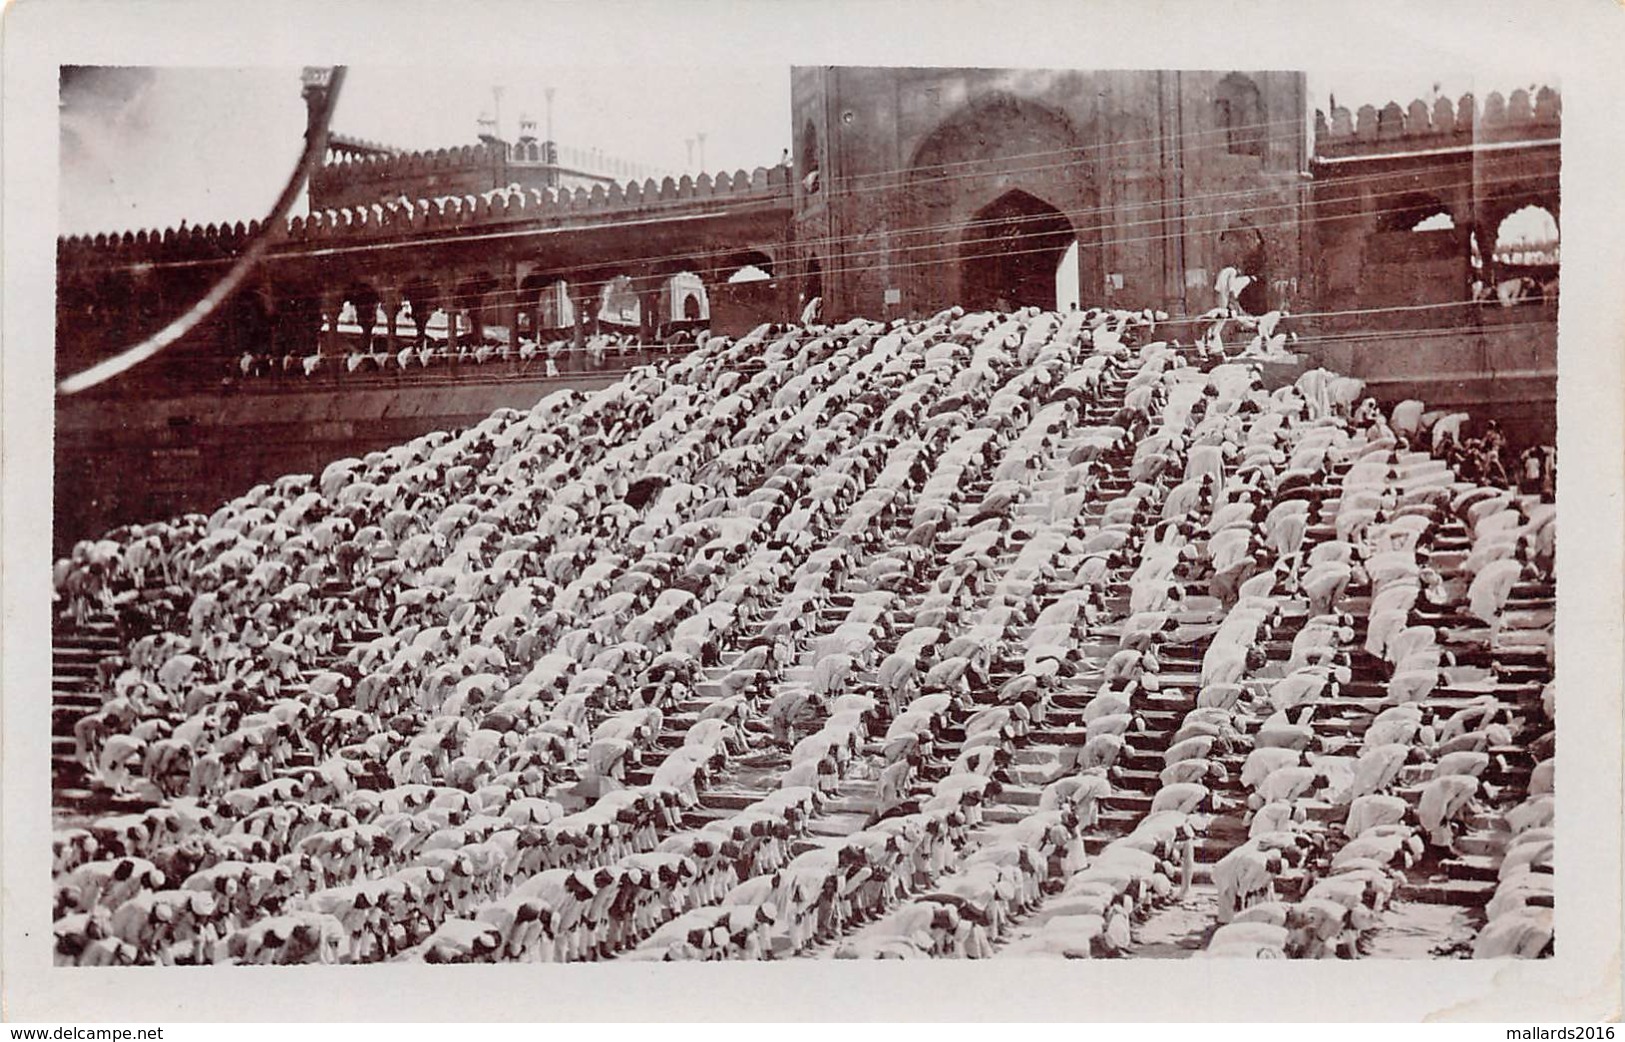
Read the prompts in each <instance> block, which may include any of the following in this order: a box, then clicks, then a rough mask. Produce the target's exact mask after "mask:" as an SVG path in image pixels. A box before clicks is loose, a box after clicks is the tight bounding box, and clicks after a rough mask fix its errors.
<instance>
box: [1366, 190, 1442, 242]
mask: <svg viewBox="0 0 1625 1042" xmlns="http://www.w3.org/2000/svg"><path fill="white" fill-rule="evenodd" d="M1455 226H1456V222H1455V218H1454V217H1453V216H1452V215H1451V213H1450V207H1448V206H1446V205H1445V204H1444V203H1443V202H1442V201H1441V200H1440V199H1439V198H1438V197H1437V196H1433V195H1428V194H1427V193H1425V192H1415V193H1408V194H1406V195H1402V196H1399V197H1398V198H1396V199H1393V200H1391V201H1389V202H1388V203H1387V205H1385V206H1383V207H1382V209H1381V211H1380V212H1379V216H1378V218H1377V230H1378V231H1380V232H1426V231H1440V230H1444V229H1449V228H1454V227H1455Z"/></svg>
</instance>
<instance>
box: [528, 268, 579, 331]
mask: <svg viewBox="0 0 1625 1042" xmlns="http://www.w3.org/2000/svg"><path fill="white" fill-rule="evenodd" d="M533 299H534V302H535V309H536V320H535V325H536V335H537V339H538V340H540V339H543V338H545V337H547V336H548V335H549V334H552V333H556V332H558V331H559V330H565V331H566V334H567V333H568V331H569V330H572V329H574V328H575V324H576V313H575V308H574V306H572V305H571V303H570V284H569V283H568V282H566V281H565V280H564V279H562V278H558V277H556V276H555V277H552V278H548V279H545V280H543V281H541V282H539V283H538V284H537V286H536V287H535V290H534V298H533Z"/></svg>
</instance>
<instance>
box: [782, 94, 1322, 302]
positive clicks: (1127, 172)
mask: <svg viewBox="0 0 1625 1042" xmlns="http://www.w3.org/2000/svg"><path fill="white" fill-rule="evenodd" d="M791 82H792V102H791V105H792V113H793V116H792V125H793V127H795V128H796V129H795V134H796V135H797V136H796V141H797V148H798V152H797V156H798V166H797V171H796V173H797V179H798V181H799V182H800V183H799V184H798V186H797V189H796V193H795V207H796V216H795V219H794V231H795V236H796V238H797V240H798V241H799V242H800V243H801V244H802V246H803V251H804V253H805V254H808V255H816V256H817V258H818V260H819V265H820V269H821V283H822V289H823V295H824V297H825V303H826V311H827V313H829V314H830V316H831V317H834V318H839V317H846V316H849V315H856V314H870V315H884V316H887V317H896V316H898V315H923V314H929V313H931V312H933V311H935V310H938V309H939V308H941V307H945V306H948V305H949V304H952V303H959V302H962V301H966V300H967V299H969V298H974V297H976V295H977V291H978V290H981V289H983V288H985V286H984V285H983V284H984V283H986V282H987V279H988V277H989V276H988V275H986V274H985V273H979V272H977V271H976V270H975V269H976V264H975V262H976V261H977V260H978V259H979V255H985V254H987V253H989V252H992V249H991V248H990V247H988V246H986V245H985V244H984V243H983V241H982V240H981V239H980V238H978V237H977V234H976V233H977V232H978V231H979V230H981V228H982V226H984V225H986V224H988V223H989V221H990V214H991V215H992V216H993V217H995V218H998V219H1001V220H1003V219H1006V218H1007V217H1008V216H1010V215H1009V214H1006V213H1005V212H1004V210H1010V211H1011V213H1013V215H1014V216H1015V218H1016V219H1017V221H1018V222H1025V226H1026V227H1029V228H1035V227H1036V228H1043V227H1046V222H1047V221H1049V220H1050V219H1051V218H1058V219H1059V220H1060V221H1061V222H1064V224H1060V225H1057V226H1056V227H1057V228H1058V229H1061V230H1064V231H1066V232H1068V233H1070V234H1069V237H1068V238H1067V241H1068V242H1070V241H1071V239H1073V238H1075V239H1076V240H1077V241H1078V242H1079V244H1080V256H1079V265H1078V269H1079V275H1078V280H1079V287H1078V288H1079V297H1080V299H1082V300H1084V301H1091V302H1092V301H1105V302H1113V301H1122V302H1125V303H1129V302H1132V303H1133V304H1134V305H1135V306H1146V305H1155V306H1161V307H1164V308H1166V309H1168V310H1170V311H1184V310H1187V309H1188V308H1189V307H1191V306H1196V309H1197V310H1200V309H1201V308H1204V307H1206V306H1207V302H1208V300H1209V299H1210V298H1211V288H1212V287H1211V282H1212V275H1213V273H1215V272H1216V271H1217V269H1218V267H1220V266H1222V265H1221V264H1219V263H1218V260H1219V239H1220V238H1221V237H1222V236H1223V235H1224V234H1225V233H1226V232H1227V231H1228V232H1231V233H1232V234H1237V233H1242V232H1245V233H1247V234H1249V235H1251V236H1252V237H1253V238H1254V239H1255V240H1256V242H1257V244H1258V245H1259V246H1261V247H1262V250H1263V252H1264V254H1265V255H1266V256H1267V258H1268V266H1269V268H1270V269H1271V270H1272V272H1278V273H1279V276H1278V277H1277V278H1274V279H1272V280H1271V283H1272V284H1271V286H1270V287H1269V293H1270V299H1271V303H1272V304H1274V303H1279V302H1286V301H1290V300H1293V299H1296V295H1297V293H1298V292H1299V280H1298V273H1299V271H1300V268H1301V252H1302V246H1301V241H1300V240H1301V236H1300V225H1301V220H1300V216H1301V208H1302V205H1303V202H1304V190H1303V186H1302V178H1301V177H1300V175H1299V172H1300V171H1301V170H1303V169H1304V163H1305V159H1306V140H1305V139H1306V133H1307V121H1306V120H1305V119H1304V118H1302V113H1304V112H1305V106H1304V103H1305V97H1304V90H1305V87H1304V77H1303V75H1302V74H1301V73H1293V72H1261V73H1248V74H1245V75H1243V74H1234V73H1220V72H1173V71H1155V70H1154V71H1111V72H1084V71H1076V70H1069V71H1051V70H1026V69H890V68H878V69H877V68H799V69H796V70H795V71H794V73H793V76H792V81H791ZM1232 103H1234V104H1232ZM811 169H816V170H817V172H818V185H817V188H816V190H809V188H808V185H807V175H808V173H809V172H810V170H811ZM1012 193H1020V195H1019V197H1017V198H1016V201H1015V203H1014V204H1008V205H1003V209H1000V207H1001V204H1005V202H1006V200H1009V199H1011V198H1012ZM1068 225H1069V226H1070V227H1069V228H1068V227H1065V226H1068ZM1019 226H1020V224H1019V223H1018V227H1019ZM1036 238H1037V239H1038V240H1039V241H1037V242H1034V243H1026V244H1021V245H1018V247H1017V248H1018V250H1026V251H1028V252H1032V253H1035V254H1039V255H1041V256H1043V258H1044V259H1045V260H1046V261H1047V260H1048V259H1049V257H1048V255H1049V254H1050V253H1054V254H1055V257H1054V259H1055V260H1056V261H1058V260H1059V251H1058V250H1057V249H1056V248H1055V246H1056V244H1057V243H1058V242H1059V238H1058V237H1057V238H1056V240H1055V242H1050V241H1047V233H1046V234H1045V235H1037V236H1036ZM1062 248H1063V249H1064V247H1062ZM997 275H998V273H997V272H994V273H993V274H992V277H994V278H995V279H996V278H997ZM993 302H994V301H992V300H989V301H988V303H993ZM1050 303H1051V305H1052V304H1053V299H1052V300H1051V302H1050Z"/></svg>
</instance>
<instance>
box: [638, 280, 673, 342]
mask: <svg viewBox="0 0 1625 1042" xmlns="http://www.w3.org/2000/svg"><path fill="white" fill-rule="evenodd" d="M664 284H665V280H663V279H661V278H659V277H658V276H645V277H641V278H638V279H636V280H635V281H634V282H633V283H632V288H633V291H634V292H636V293H637V295H638V339H639V340H640V341H642V342H643V344H644V345H645V346H649V345H652V344H653V343H654V342H655V336H656V334H657V333H658V331H659V329H660V325H661V323H662V321H664V319H665V318H666V316H664V315H662V314H660V291H661V289H662V288H663V286H664Z"/></svg>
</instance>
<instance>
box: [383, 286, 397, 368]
mask: <svg viewBox="0 0 1625 1042" xmlns="http://www.w3.org/2000/svg"><path fill="white" fill-rule="evenodd" d="M382 299H383V304H384V342H385V350H387V351H388V352H389V353H390V354H391V355H393V354H394V353H395V352H396V351H399V350H400V343H399V341H398V339H397V337H398V329H399V323H400V315H401V294H400V291H399V290H393V289H392V290H386V291H385V292H384V295H383V298H382Z"/></svg>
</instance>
